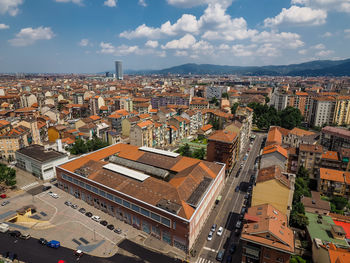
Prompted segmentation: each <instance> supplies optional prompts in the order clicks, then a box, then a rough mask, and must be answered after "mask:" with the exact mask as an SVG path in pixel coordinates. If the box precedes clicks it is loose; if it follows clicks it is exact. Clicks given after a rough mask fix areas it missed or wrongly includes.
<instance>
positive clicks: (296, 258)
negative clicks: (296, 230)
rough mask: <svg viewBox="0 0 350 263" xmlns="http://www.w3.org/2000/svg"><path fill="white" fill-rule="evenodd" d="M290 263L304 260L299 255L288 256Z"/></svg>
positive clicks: (301, 262)
mask: <svg viewBox="0 0 350 263" xmlns="http://www.w3.org/2000/svg"><path fill="white" fill-rule="evenodd" d="M289 262H290V263H306V260H305V259H303V258H302V257H300V256H296V255H293V256H291V258H290V261H289Z"/></svg>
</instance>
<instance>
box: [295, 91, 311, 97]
mask: <svg viewBox="0 0 350 263" xmlns="http://www.w3.org/2000/svg"><path fill="white" fill-rule="evenodd" d="M295 95H297V96H309V93H307V92H301V91H297V92H295Z"/></svg>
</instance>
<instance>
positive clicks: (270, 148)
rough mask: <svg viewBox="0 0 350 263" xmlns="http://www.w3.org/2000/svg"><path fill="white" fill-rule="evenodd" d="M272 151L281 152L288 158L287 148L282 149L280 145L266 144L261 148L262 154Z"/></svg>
mask: <svg viewBox="0 0 350 263" xmlns="http://www.w3.org/2000/svg"><path fill="white" fill-rule="evenodd" d="M274 152H278V153H280V154H282V155H283V156H284V157H286V158H288V152H287V150H286V149H284V148H283V147H282V146H280V145H269V146H266V147H265V148H264V149H263V153H262V154H263V155H265V154H269V153H274Z"/></svg>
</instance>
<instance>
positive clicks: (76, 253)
mask: <svg viewBox="0 0 350 263" xmlns="http://www.w3.org/2000/svg"><path fill="white" fill-rule="evenodd" d="M83 254H84V252H83V251H81V250H80V249H78V250H75V251H74V255H76V256H77V257H79V258H80V257H81V256H82V255H83Z"/></svg>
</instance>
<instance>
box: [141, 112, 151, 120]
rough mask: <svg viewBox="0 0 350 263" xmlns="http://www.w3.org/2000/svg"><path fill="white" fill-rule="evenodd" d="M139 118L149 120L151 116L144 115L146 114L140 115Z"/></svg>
mask: <svg viewBox="0 0 350 263" xmlns="http://www.w3.org/2000/svg"><path fill="white" fill-rule="evenodd" d="M139 118H140V119H147V118H151V115H149V114H148V113H144V114H140V115H139Z"/></svg>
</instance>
